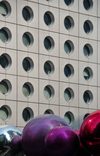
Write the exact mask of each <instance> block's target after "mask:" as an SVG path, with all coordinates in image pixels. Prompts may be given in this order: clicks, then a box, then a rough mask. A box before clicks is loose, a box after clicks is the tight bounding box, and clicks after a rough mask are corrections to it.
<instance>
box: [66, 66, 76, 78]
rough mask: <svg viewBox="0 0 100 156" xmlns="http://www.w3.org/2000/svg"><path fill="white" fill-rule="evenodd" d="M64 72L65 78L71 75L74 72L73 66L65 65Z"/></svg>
mask: <svg viewBox="0 0 100 156" xmlns="http://www.w3.org/2000/svg"><path fill="white" fill-rule="evenodd" d="M64 74H65V76H66V77H67V78H70V77H72V76H73V74H74V68H73V66H72V65H71V64H67V65H65V67H64Z"/></svg>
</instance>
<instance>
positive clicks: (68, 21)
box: [64, 16, 74, 30]
mask: <svg viewBox="0 0 100 156" xmlns="http://www.w3.org/2000/svg"><path fill="white" fill-rule="evenodd" d="M64 25H65V28H66V29H67V30H71V29H72V28H73V27H74V20H73V18H72V17H71V16H66V17H65V19H64Z"/></svg>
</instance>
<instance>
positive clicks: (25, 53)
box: [0, 0, 100, 128]
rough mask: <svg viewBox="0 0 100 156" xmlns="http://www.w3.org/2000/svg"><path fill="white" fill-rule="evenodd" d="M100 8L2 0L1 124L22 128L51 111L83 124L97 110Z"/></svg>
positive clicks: (76, 1)
mask: <svg viewBox="0 0 100 156" xmlns="http://www.w3.org/2000/svg"><path fill="white" fill-rule="evenodd" d="M5 5H6V7H8V11H7V12H6V7H5ZM99 6H100V2H99V0H95V1H94V0H91V1H89V3H88V0H87V1H86V0H84V1H83V0H82V1H79V0H72V1H71V0H62V1H60V0H56V1H55V0H51V1H47V0H42V1H40V0H23V1H20V0H16V1H13V0H7V1H4V3H3V1H0V8H1V12H0V61H1V60H4V61H1V63H0V64H1V66H0V88H1V93H0V99H1V104H0V106H1V108H0V111H1V114H3V113H4V112H5V114H4V117H2V116H1V118H2V119H3V120H1V121H0V122H1V123H2V124H4V123H7V124H13V125H15V126H18V127H20V128H21V127H23V126H24V125H25V124H26V122H27V121H29V120H30V118H31V117H35V116H37V115H40V114H44V113H51V114H56V115H59V116H61V117H64V118H65V119H66V120H67V121H68V122H69V124H70V125H71V126H72V127H74V128H79V127H80V125H81V123H82V121H83V119H84V116H85V115H88V114H89V113H91V112H93V111H95V110H97V109H99V107H100V106H99V103H100V100H99V93H100V81H99V79H100V69H99V68H100V54H99V49H100V48H99V47H100V37H99V36H100V35H99V26H100V8H99ZM2 8H3V9H2ZM6 35H7V40H6ZM2 36H3V37H2ZM2 62H3V63H2ZM15 110H16V111H15ZM6 114H7V116H6Z"/></svg>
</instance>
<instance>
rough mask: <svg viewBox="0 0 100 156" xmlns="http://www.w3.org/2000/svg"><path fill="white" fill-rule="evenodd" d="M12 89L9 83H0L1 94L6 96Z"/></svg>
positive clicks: (5, 81)
mask: <svg viewBox="0 0 100 156" xmlns="http://www.w3.org/2000/svg"><path fill="white" fill-rule="evenodd" d="M11 89H12V86H11V83H10V81H8V80H6V79H4V80H2V81H1V82H0V91H1V93H2V94H4V95H6V94H7V93H9V92H10V91H11Z"/></svg>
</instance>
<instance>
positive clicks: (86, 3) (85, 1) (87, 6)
mask: <svg viewBox="0 0 100 156" xmlns="http://www.w3.org/2000/svg"><path fill="white" fill-rule="evenodd" d="M83 6H84V8H85V9H86V10H87V11H88V10H90V9H91V8H92V7H93V1H92V0H83Z"/></svg>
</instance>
